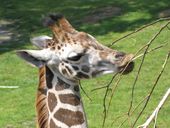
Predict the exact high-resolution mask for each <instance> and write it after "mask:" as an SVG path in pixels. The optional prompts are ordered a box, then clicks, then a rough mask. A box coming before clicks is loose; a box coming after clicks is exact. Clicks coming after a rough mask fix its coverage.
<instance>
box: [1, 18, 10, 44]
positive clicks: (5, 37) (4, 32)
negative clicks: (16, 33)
mask: <svg viewBox="0 0 170 128" xmlns="http://www.w3.org/2000/svg"><path fill="white" fill-rule="evenodd" d="M10 24H12V22H9V21H5V20H0V44H2V43H4V42H6V41H9V40H10V39H11V38H12V35H13V33H12V32H11V30H10V29H9V28H8V27H7V26H8V25H10Z"/></svg>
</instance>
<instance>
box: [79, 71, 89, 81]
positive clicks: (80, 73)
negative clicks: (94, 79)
mask: <svg viewBox="0 0 170 128" xmlns="http://www.w3.org/2000/svg"><path fill="white" fill-rule="evenodd" d="M76 76H77V77H78V78H86V79H87V78H89V76H88V75H86V74H84V73H82V72H78V73H77V75H76Z"/></svg>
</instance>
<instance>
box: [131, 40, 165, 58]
mask: <svg viewBox="0 0 170 128" xmlns="http://www.w3.org/2000/svg"><path fill="white" fill-rule="evenodd" d="M167 44H168V43H165V44H162V45H159V46H157V47H155V48H152V49H151V50H149V51H147V52H146V54H148V53H150V52H153V51H155V50H157V49H160V48H162V47H164V46H166V45H167ZM143 55H144V53H142V54H140V55H138V56H135V57H134V58H133V59H132V61H134V60H136V59H137V58H139V57H141V56H143Z"/></svg>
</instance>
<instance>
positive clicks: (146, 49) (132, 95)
mask: <svg viewBox="0 0 170 128" xmlns="http://www.w3.org/2000/svg"><path fill="white" fill-rule="evenodd" d="M169 23H170V21H168V22H167V23H166V24H165V25H164V26H163V27H162V28H161V29H160V30H159V31H158V32H157V33H156V34H155V35H154V36H153V37H152V38H151V40H150V41H149V42H148V43H147V44H146V47H145V51H144V54H143V57H142V60H141V64H140V66H139V69H138V71H137V75H136V77H135V80H134V83H133V85H132V94H131V102H130V107H129V111H128V113H130V111H131V108H132V105H133V98H134V89H135V86H136V83H137V80H138V78H139V74H140V71H141V69H142V66H143V63H144V60H145V56H146V53H147V52H148V49H149V47H150V45H151V44H152V42H153V41H154V40H155V39H156V38H157V37H158V36H159V34H160V33H161V32H162V31H163V30H164V29H165V28H166V27H167V26H168V24H169Z"/></svg>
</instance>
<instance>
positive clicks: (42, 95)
mask: <svg viewBox="0 0 170 128" xmlns="http://www.w3.org/2000/svg"><path fill="white" fill-rule="evenodd" d="M50 77H51V74H50V73H49V69H48V68H47V67H46V66H44V67H42V68H40V69H39V86H38V89H37V97H36V109H37V121H38V127H39V128H48V117H49V113H48V108H47V102H46V98H47V95H46V94H47V86H48V85H47V84H48V83H49V82H48V81H49V80H50V79H49V78H50ZM51 78H52V77H51Z"/></svg>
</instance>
